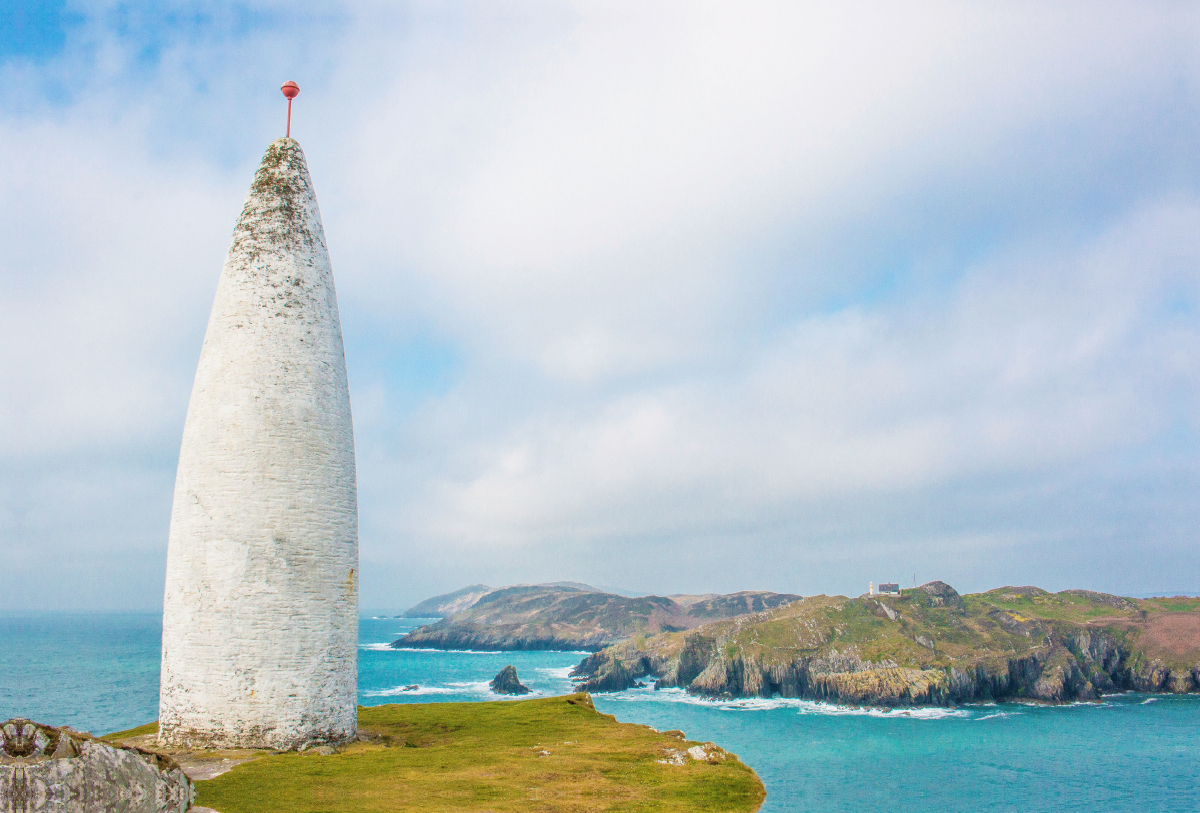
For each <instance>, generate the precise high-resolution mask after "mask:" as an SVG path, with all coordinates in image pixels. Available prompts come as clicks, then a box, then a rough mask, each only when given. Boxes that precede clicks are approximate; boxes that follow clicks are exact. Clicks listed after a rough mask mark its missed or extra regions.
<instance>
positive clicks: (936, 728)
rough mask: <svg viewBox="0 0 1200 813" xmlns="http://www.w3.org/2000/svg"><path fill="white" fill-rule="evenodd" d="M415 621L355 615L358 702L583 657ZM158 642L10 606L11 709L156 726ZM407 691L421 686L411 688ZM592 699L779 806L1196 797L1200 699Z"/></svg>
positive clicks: (119, 626) (1100, 802)
mask: <svg viewBox="0 0 1200 813" xmlns="http://www.w3.org/2000/svg"><path fill="white" fill-rule="evenodd" d="M416 623H418V622H415V621H414V620H413V619H395V618H363V619H362V622H361V625H360V645H359V655H360V657H359V691H360V700H359V702H361V703H362V704H364V705H377V704H380V703H430V702H445V701H461V700H465V701H480V702H506V701H503V700H498V699H497V698H496V697H495V696H494V695H492V694H491V693H490V692H489V691H488V689H487V681H488V680H489V679H491V677H492V676H494V675H495V674H496V673H497V672H498V671H500V669H501V668H502V667H504V666H505V665H506V664H509V663H511V664H513V665H514V666H516V668H517V672H518V674H519V675H520V678H521V681H522V682H523V683H525V684H526V685H528V686H530V687H531V688H532V689H534V690H535V691H536V692H538V693H539V694H542V695H552V694H564V693H566V692H569V691H570V690H571V684H570V681H569V680H568V679H567V672H568V671H569V669H570V668H571V667H572V666H573V665H574V664H576V663H578V662H579V660H580V659H581V658H582V657H583V654H582V653H574V652H508V653H475V652H434V651H412V650H393V649H389V648H388V647H387V643H389V642H390V641H392V640H394V639H395V638H397V637H398V636H399V635H401V634H403V633H404V632H406V631H407V630H409V629H412V627H413V626H415V625H416ZM159 639H160V616H158V615H157V614H111V615H85V614H79V615H74V614H61V613H56V614H49V613H7V614H0V720H4V719H7V718H9V717H13V716H25V717H29V718H32V719H35V720H38V721H39V722H46V723H50V724H55V725H62V724H67V725H71V726H74V727H75V728H78V729H82V730H89V731H93V732H96V733H102V732H107V731H115V730H119V729H123V728H130V727H132V726H135V725H140V724H141V723H145V722H149V721H150V720H153V719H154V718H155V716H156V713H157V703H158V658H159ZM412 685H416V686H418V687H419V688H418V689H415V690H406V688H405V687H408V686H412ZM596 705H597V707H599V708H600V709H601V710H603V711H605V712H608V713H611V714H615V715H616V716H617V719H619V720H623V721H628V722H636V723H645V724H647V725H652V726H654V727H655V728H658V729H660V730H666V729H672V728H679V729H682V730H683V731H685V732H687V734H688V736H689V737H692V738H694V739H700V740H712V741H714V742H717V743H719V744H720V745H722V746H723V747H725V748H727V749H729V750H731V751H733V752H734V753H736V754H738V755H739V756H740V757H741V758H742V759H743V760H744V761H746V762H747V763H749V764H750V765H752V766H753V767H754V769H755V770H756V771H757V772H758V774H759V776H761V777H762V780H763V782H764V783H765V784H766V786H767V802H766V805H765V806H764V807H763V810H764V811H769V812H770V813H783V812H784V811H804V812H805V813H808V812H809V811H811V812H812V813H816V812H817V811H821V812H822V813H824V812H826V811H829V812H834V811H838V812H840V811H846V812H847V813H849V811H854V812H855V813H860V811H862V810H863V809H871V808H874V809H908V810H917V811H934V810H936V811H964V813H965V812H966V811H970V812H971V813H993V812H994V813H1000V812H1001V811H1005V812H1007V811H1014V813H1015V812H1016V811H1020V813H1033V812H1034V811H1056V812H1059V811H1080V812H1082V811H1089V813H1090V812H1091V811H1097V810H1103V811H1123V810H1135V809H1136V810H1138V811H1168V810H1170V811H1183V810H1196V809H1198V808H1200V697H1167V696H1147V695H1119V696H1113V697H1107V698H1104V700H1103V701H1102V702H1100V703H1086V704H1075V705H1069V706H1055V707H1042V706H1026V705H1015V704H1003V705H994V706H967V707H962V708H958V709H922V710H917V711H912V712H888V713H885V712H882V711H872V710H862V709H848V708H838V707H834V706H829V705H826V704H819V703H811V702H805V701H795V700H783V699H776V700H759V699H755V700H743V701H733V702H724V703H713V702H709V701H702V700H697V699H695V698H692V697H689V696H688V695H686V694H685V693H683V692H681V691H675V690H670V691H661V692H655V691H653V690H652V689H642V690H633V691H628V692H621V693H618V694H614V695H598V696H597V697H596Z"/></svg>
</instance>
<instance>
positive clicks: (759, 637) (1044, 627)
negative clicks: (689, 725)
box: [572, 581, 1200, 706]
mask: <svg viewBox="0 0 1200 813" xmlns="http://www.w3.org/2000/svg"><path fill="white" fill-rule="evenodd" d="M572 674H573V677H576V678H577V679H578V688H580V689H582V690H586V691H591V692H606V691H620V690H623V689H627V688H630V687H632V686H635V685H636V682H637V680H638V679H639V678H643V677H652V678H655V679H656V687H658V688H666V687H679V688H684V689H686V690H687V691H688V692H689V693H691V694H695V695H700V696H704V697H715V698H732V697H755V696H762V697H769V696H772V695H781V696H784V697H798V698H809V699H814V700H828V701H833V702H838V703H848V704H856V705H873V706H909V705H949V704H955V703H967V702H980V701H993V700H1031V701H1040V702H1064V701H1074V700H1092V699H1095V698H1097V697H1099V696H1100V695H1101V694H1102V693H1105V692H1114V691H1126V690H1132V691H1141V692H1172V693H1194V692H1200V599H1197V598H1186V597H1176V598H1155V599H1131V598H1124V597H1121V596H1112V595H1107V594H1104V593H1095V592H1091V591H1088V590H1064V591H1062V592H1059V593H1050V592H1047V591H1046V590H1042V589H1040V588H1037V587H1001V588H998V589H995V590H991V591H988V592H986V593H978V594H974V595H966V596H960V595H959V594H958V592H957V591H956V590H955V589H954V588H953V587H951V586H950V585H948V584H945V583H943V582H940V581H935V582H930V583H928V584H925V585H923V586H921V587H919V588H914V589H909V590H903V591H902V592H901V594H900V595H896V596H884V595H863V596H859V597H858V598H847V597H845V596H813V597H810V598H806V599H802V600H800V601H796V602H793V603H789V604H787V605H785V606H782V607H777V608H774V609H771V610H766V611H763V612H759V613H755V614H753V615H747V616H741V617H738V618H733V619H728V620H723V621H718V622H715V623H710V624H705V625H702V626H699V627H697V628H695V629H693V630H689V631H686V632H664V633H660V634H658V635H653V636H649V637H646V638H631V639H628V640H625V641H622V642H620V643H617V644H614V645H612V646H609V647H606V648H605V649H603V650H601V651H600V652H597V653H595V654H593V655H591V656H590V657H588V658H586V659H584V660H583V662H582V663H580V664H579V666H577V667H576V669H575V670H574V672H573V673H572Z"/></svg>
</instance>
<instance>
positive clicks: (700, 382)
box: [0, 0, 1200, 610]
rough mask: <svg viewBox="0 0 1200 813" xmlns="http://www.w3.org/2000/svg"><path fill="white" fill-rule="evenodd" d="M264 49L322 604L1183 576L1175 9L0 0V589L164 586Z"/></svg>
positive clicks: (1189, 276) (1184, 398)
mask: <svg viewBox="0 0 1200 813" xmlns="http://www.w3.org/2000/svg"><path fill="white" fill-rule="evenodd" d="M289 79H290V80H294V81H296V82H297V83H298V84H299V85H300V88H301V93H300V96H299V97H298V99H297V100H296V102H295V107H294V112H293V125H292V134H293V136H294V137H295V138H297V139H298V140H299V141H300V143H301V145H302V146H303V148H304V150H305V153H306V155H307V158H308V162H309V167H310V169H311V172H312V175H313V180H314V184H315V187H316V191H317V195H318V199H319V201H320V206H321V212H322V218H323V221H324V226H325V232H326V237H327V242H328V244H329V247H330V255H331V258H332V262H333V269H334V275H335V278H336V282H337V291H338V298H339V303H340V307H341V319H342V329H343V333H344V337H345V342H346V357H347V367H348V373H349V380H350V392H351V400H352V404H353V409H354V418H355V435H356V449H357V461H358V483H359V508H360V527H361V558H362V581H361V602H362V606H363V607H364V608H391V609H402V608H404V607H407V606H410V605H412V604H415V603H416V602H417V601H419V600H421V599H423V598H426V597H428V596H431V595H434V594H437V593H442V592H446V591H449V590H453V589H456V588H458V587H462V586H464V585H467V584H472V583H477V582H482V583H485V584H490V585H494V586H498V585H504V584H511V583H518V582H541V581H552V580H575V581H583V582H588V583H591V584H596V585H599V586H602V587H613V588H620V589H623V590H626V591H630V592H635V593H656V594H670V593H697V592H731V591H735V590H744V589H760V590H775V591H780V592H791V593H799V594H802V595H810V594H816V593H828V594H835V593H841V594H845V595H858V594H859V593H861V592H864V591H865V590H866V589H867V585H868V582H871V581H874V582H880V581H898V582H900V583H902V584H904V585H908V584H912V583H913V582H914V581H915V582H917V583H923V582H926V581H930V580H933V579H941V580H944V581H946V582H948V583H950V584H952V585H954V586H955V587H956V588H958V589H959V590H960V591H961V592H974V591H979V590H986V589H990V588H993V587H997V586H1001V585H1006V584H1018V585H1020V584H1036V585H1039V586H1042V587H1045V588H1047V589H1051V590H1061V589H1066V588H1088V589H1095V590H1102V591H1106V592H1114V593H1120V594H1125V595H1147V594H1164V593H1165V594H1175V593H1183V592H1187V593H1193V592H1196V591H1197V590H1200V586H1198V581H1200V579H1198V576H1200V544H1197V543H1198V539H1197V533H1198V532H1197V528H1198V526H1200V523H1198V520H1200V498H1198V497H1200V455H1198V452H1200V377H1198V373H1200V150H1198V146H1197V145H1200V6H1197V5H1196V4H1195V3H1181V2H1162V3H1158V2H1149V1H1148V0H1141V1H1140V2H1137V3H1104V2H1087V3H1082V2H1080V3H1070V2H1063V3H1055V4H1046V3H1022V2H1013V3H1005V4H996V3H969V2H953V3H951V2H947V3H913V4H903V8H900V7H898V5H897V4H893V3H882V2H880V3H856V2H838V3H815V2H814V3H792V2H787V3H757V2H739V3H705V2H699V0H687V1H686V2H678V3H676V2H656V1H651V2H645V0H638V2H620V0H616V1H614V2H605V3H589V2H581V3H571V2H539V1H537V0H530V2H496V3H488V4H482V3H476V2H470V1H468V0H464V2H453V1H452V0H447V1H446V2H435V1H434V0H427V1H426V2H412V3H370V2H367V3H337V2H330V3H305V2H298V3H290V2H289V3H277V4H271V3H265V4H256V3H230V4H225V3H220V2H205V3H195V4H173V3H170V2H166V3H162V2H120V3H106V2H97V3H75V2H47V3H35V2H29V1H28V0H17V1H16V2H15V3H13V2H9V3H6V4H5V6H4V9H3V10H0V283H2V284H0V343H2V346H3V348H4V352H3V354H2V356H0V557H2V562H3V564H2V565H0V609H72V610H75V609H79V610H154V609H156V608H159V607H161V603H162V589H163V577H164V568H165V558H166V540H167V534H168V529H169V521H170V510H171V500H172V491H173V487H174V477H175V466H176V463H177V459H178V453H179V443H180V438H181V434H182V429H183V421H184V416H185V414H186V410H187V403H188V397H189V394H190V389H191V383H192V377H193V375H194V374H195V369H196V363H197V360H198V358H199V352H200V346H201V343H202V342H203V337H204V330H205V325H206V323H207V319H208V313H209V309H210V307H211V304H212V300H213V296H214V293H215V290H216V284H217V280H218V276H219V274H220V270H221V264H222V261H223V258H224V254H225V252H226V250H227V249H228V246H229V239H230V236H231V233H232V229H233V225H234V223H235V221H236V219H237V216H238V213H239V212H240V209H241V203H242V200H243V198H244V196H245V194H246V191H247V189H248V187H249V184H250V180H251V178H252V176H253V172H254V169H255V168H256V166H257V164H258V162H259V160H260V159H261V156H262V153H263V151H264V150H265V148H266V146H267V144H269V143H270V141H271V140H272V139H274V138H277V137H279V136H281V135H283V128H284V119H285V115H286V101H285V100H284V98H283V97H282V95H281V94H280V92H279V86H280V85H281V84H282V82H283V81H285V80H289Z"/></svg>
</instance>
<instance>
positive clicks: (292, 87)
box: [280, 80, 300, 138]
mask: <svg viewBox="0 0 1200 813" xmlns="http://www.w3.org/2000/svg"><path fill="white" fill-rule="evenodd" d="M280 90H282V91H283V95H284V96H287V100H288V122H287V137H288V138H291V137H292V99H294V98H296V97H297V96H299V95H300V86H299V85H297V84H296V83H295V82H292V81H290V80H289V81H287V82H284V83H283V87H281V88H280Z"/></svg>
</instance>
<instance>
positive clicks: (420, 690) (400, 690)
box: [363, 686, 456, 697]
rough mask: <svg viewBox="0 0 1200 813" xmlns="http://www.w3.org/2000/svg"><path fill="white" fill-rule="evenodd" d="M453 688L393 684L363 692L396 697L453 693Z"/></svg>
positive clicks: (368, 694) (368, 695)
mask: <svg viewBox="0 0 1200 813" xmlns="http://www.w3.org/2000/svg"><path fill="white" fill-rule="evenodd" d="M455 693H456V690H455V689H445V688H442V687H441V686H419V687H417V688H416V689H409V688H406V687H404V686H393V687H392V688H390V689H376V690H374V691H369V692H363V694H364V695H365V696H367V697H396V696H397V695H402V694H403V695H412V696H417V695H429V694H455Z"/></svg>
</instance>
